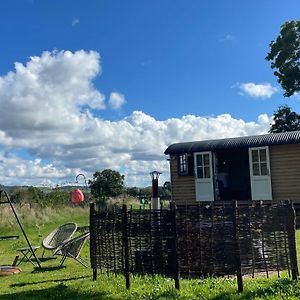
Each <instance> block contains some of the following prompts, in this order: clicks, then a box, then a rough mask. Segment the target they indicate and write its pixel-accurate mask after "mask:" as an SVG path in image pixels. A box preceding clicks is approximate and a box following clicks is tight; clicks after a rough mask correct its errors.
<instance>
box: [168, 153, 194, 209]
mask: <svg viewBox="0 0 300 300" xmlns="http://www.w3.org/2000/svg"><path fill="white" fill-rule="evenodd" d="M170 159H171V160H170V173H171V185H172V200H173V201H175V203H176V204H177V205H183V204H195V202H196V194H195V177H194V176H178V171H177V170H178V169H177V162H178V160H177V156H176V155H171V156H170Z"/></svg>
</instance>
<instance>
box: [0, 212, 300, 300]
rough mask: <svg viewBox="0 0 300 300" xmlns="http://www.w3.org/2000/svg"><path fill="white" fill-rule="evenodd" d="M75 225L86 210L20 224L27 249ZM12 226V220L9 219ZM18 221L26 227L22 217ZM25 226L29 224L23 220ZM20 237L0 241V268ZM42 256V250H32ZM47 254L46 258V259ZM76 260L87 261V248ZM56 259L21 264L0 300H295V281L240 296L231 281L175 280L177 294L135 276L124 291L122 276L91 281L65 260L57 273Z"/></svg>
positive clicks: (169, 284) (259, 283) (270, 283)
mask: <svg viewBox="0 0 300 300" xmlns="http://www.w3.org/2000/svg"><path fill="white" fill-rule="evenodd" d="M70 221H73V222H76V223H77V224H78V225H79V226H81V225H82V226H83V225H87V224H88V210H83V209H78V208H74V209H72V210H71V209H68V210H66V211H65V212H64V211H61V212H60V213H58V214H57V215H55V217H52V218H48V220H47V222H46V223H45V224H43V225H41V226H34V225H26V230H27V233H28V235H29V237H30V240H31V241H32V244H33V245H40V243H41V240H42V238H43V237H45V236H46V235H47V233H49V232H50V231H52V230H53V229H54V228H55V227H57V226H58V225H59V224H62V223H66V222H70ZM12 222H14V220H13V219H12ZM24 222H25V223H26V224H27V221H26V216H24ZM29 223H30V222H29ZM0 234H19V235H20V236H21V233H20V231H19V229H18V227H17V226H15V225H13V226H12V228H10V229H4V228H0ZM297 241H298V253H299V255H300V231H298V232H297ZM24 245H25V243H24V240H23V238H20V239H19V240H14V241H0V264H1V265H3V264H11V263H12V261H13V259H14V257H15V255H16V248H18V247H21V246H24ZM37 254H38V256H39V257H40V256H41V255H42V249H39V250H38V251H37ZM50 254H51V253H50V252H49V253H48V256H49V257H50ZM82 256H83V257H84V258H86V259H88V257H89V247H88V244H87V245H86V246H85V248H84V249H83V251H82ZM58 264H59V257H58V258H57V259H48V260H45V261H44V262H43V263H42V265H43V270H42V271H40V270H35V269H34V267H33V266H32V265H31V264H30V263H22V264H21V265H20V267H21V268H22V270H23V271H22V272H21V273H20V274H17V275H13V276H7V277H0V280H1V288H0V300H3V299H13V300H21V299H22V300H24V299H30V300H35V299H44V300H51V299H66V300H67V299H108V300H115V299H149V300H150V299H152V300H154V299H155V300H156V299H199V300H202V299H215V300H221V299H224V300H229V299H300V283H295V282H292V280H290V279H288V278H284V277H283V278H281V279H278V278H277V277H274V278H271V279H265V278H259V279H245V280H244V285H245V292H244V293H243V294H239V293H238V292H237V284H236V280H235V279H224V278H208V279H205V280H181V290H180V291H179V292H178V291H176V290H175V289H174V282H173V280H171V279H169V278H164V277H161V276H154V277H152V276H146V277H135V278H133V280H132V288H131V290H130V291H127V290H126V289H125V280H124V277H123V276H113V275H110V276H109V277H108V276H107V275H106V274H103V275H99V276H98V279H97V281H93V280H92V276H91V275H92V271H91V269H90V268H87V269H86V268H84V267H83V266H81V265H80V264H78V263H76V262H75V261H73V260H71V259H67V260H66V262H65V267H63V268H61V269H57V266H58Z"/></svg>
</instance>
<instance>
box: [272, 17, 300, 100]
mask: <svg viewBox="0 0 300 300" xmlns="http://www.w3.org/2000/svg"><path fill="white" fill-rule="evenodd" d="M270 48H271V50H270V52H269V53H268V55H267V57H266V59H267V60H268V61H272V63H271V68H272V69H276V71H275V72H274V75H275V76H277V77H278V82H279V83H280V84H281V86H282V88H283V89H284V90H285V93H284V96H285V97H290V96H292V95H293V94H294V93H295V92H299V91H300V21H289V22H285V23H284V24H283V25H282V26H281V30H280V35H279V36H278V37H277V39H276V41H271V43H270Z"/></svg>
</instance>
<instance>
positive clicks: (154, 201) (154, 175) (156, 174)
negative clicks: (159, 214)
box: [150, 171, 161, 209]
mask: <svg viewBox="0 0 300 300" xmlns="http://www.w3.org/2000/svg"><path fill="white" fill-rule="evenodd" d="M160 175H161V173H160V172H158V171H153V172H151V173H150V176H151V178H152V198H151V203H152V208H153V209H160V198H159V196H158V178H159V176H160Z"/></svg>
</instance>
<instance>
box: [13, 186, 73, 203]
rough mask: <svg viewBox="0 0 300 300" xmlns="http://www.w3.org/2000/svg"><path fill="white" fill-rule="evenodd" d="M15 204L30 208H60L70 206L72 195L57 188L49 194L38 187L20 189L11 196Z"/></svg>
mask: <svg viewBox="0 0 300 300" xmlns="http://www.w3.org/2000/svg"><path fill="white" fill-rule="evenodd" d="M10 197H11V200H12V202H13V203H16V204H20V205H23V204H29V205H30V206H32V205H35V206H41V207H46V206H52V207H54V206H55V207H59V206H63V205H68V204H70V193H69V192H67V191H63V190H60V189H58V188H55V189H53V190H51V191H50V192H48V193H44V192H43V191H42V190H41V189H39V188H37V187H32V186H30V187H28V188H25V187H23V188H18V189H16V190H14V192H12V194H11V195H10Z"/></svg>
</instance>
